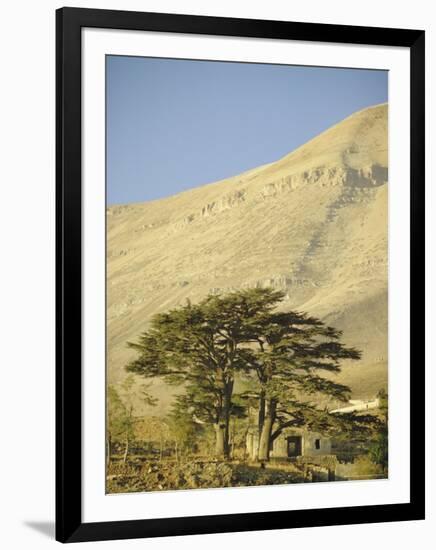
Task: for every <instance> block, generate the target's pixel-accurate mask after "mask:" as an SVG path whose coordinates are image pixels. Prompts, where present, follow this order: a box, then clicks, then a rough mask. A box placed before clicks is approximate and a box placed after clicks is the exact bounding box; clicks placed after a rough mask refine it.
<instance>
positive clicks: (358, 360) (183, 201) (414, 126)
mask: <svg viewBox="0 0 436 550" xmlns="http://www.w3.org/2000/svg"><path fill="white" fill-rule="evenodd" d="M56 47H57V52H56V55H57V505H56V509H57V520H56V529H57V534H56V537H57V539H58V540H60V541H62V542H75V541H90V540H104V539H116V538H118V539H125V538H134V537H157V536H171V535H184V534H195V533H212V532H226V531H248V530H256V529H278V528H290V527H304V526H320V525H333V524H351V523H364V522H368V523H369V522H382V521H400V520H412V519H422V518H424V330H423V325H424V32H423V31H417V30H416V31H415V30H405V29H388V28H376V27H373V28H372V27H371V28H369V27H351V26H350V27H349V26H338V25H324V24H312V23H291V22H285V21H259V20H248V19H247V20H245V19H229V18H215V17H200V16H187V15H170V14H158V13H134V12H123V11H106V10H87V9H76V8H63V9H60V10H58V11H57V45H56Z"/></svg>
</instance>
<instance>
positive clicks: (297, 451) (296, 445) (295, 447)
mask: <svg viewBox="0 0 436 550" xmlns="http://www.w3.org/2000/svg"><path fill="white" fill-rule="evenodd" d="M301 439H302V438H301V435H293V436H291V437H288V438H287V441H288V456H301V447H302V445H301Z"/></svg>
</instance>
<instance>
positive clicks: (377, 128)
mask: <svg viewBox="0 0 436 550" xmlns="http://www.w3.org/2000/svg"><path fill="white" fill-rule="evenodd" d="M387 113H388V108H387V105H386V104H383V105H377V106H375V107H370V108H368V109H365V110H363V111H360V112H357V113H355V114H353V115H352V116H350V117H348V118H347V119H345V120H344V121H342V122H341V123H339V124H337V125H336V126H334V127H332V128H330V129H329V130H327V131H326V132H324V133H322V134H320V135H319V136H317V137H316V138H314V139H313V140H311V141H309V142H308V143H306V144H305V145H303V146H301V147H299V148H298V149H296V150H295V151H293V152H292V153H290V154H289V155H286V156H285V157H283V158H282V159H280V160H278V161H277V162H273V163H271V164H268V165H264V166H261V167H259V168H256V169H254V170H250V171H248V172H245V173H243V174H240V175H238V176H235V177H233V178H229V179H226V180H223V181H219V182H217V183H213V184H208V185H205V186H203V187H197V188H194V189H191V190H189V191H185V192H183V193H180V194H177V195H175V196H172V197H168V198H165V199H161V200H157V201H151V202H147V203H139V204H131V205H126V206H113V207H110V208H108V210H107V227H108V234H107V275H108V281H107V298H108V312H107V322H108V327H107V329H108V379H109V382H117V381H119V380H120V379H121V378H122V377H123V376H124V375H125V374H124V365H125V364H126V363H127V362H128V360H129V359H130V358H131V356H132V355H131V354H132V352H131V351H130V350H129V349H128V348H127V347H126V342H127V341H128V340H130V341H132V340H135V339H136V338H137V337H138V335H139V334H140V333H141V332H142V331H143V330H145V329H146V328H147V325H148V322H149V319H150V317H151V316H152V315H153V314H154V313H156V312H159V311H165V310H167V309H169V308H172V307H175V306H177V305H181V304H183V303H185V301H186V299H188V298H189V299H190V300H191V301H193V302H195V301H197V300H199V299H201V298H202V297H204V296H205V295H207V294H209V293H221V292H227V291H231V290H233V289H238V288H247V287H256V286H272V287H275V288H280V289H283V291H284V292H285V293H286V300H285V302H284V304H283V307H284V308H286V309H291V308H296V309H299V310H303V311H307V312H309V313H311V314H313V315H316V316H319V317H321V318H322V319H324V320H325V321H326V322H328V323H330V324H332V325H333V326H335V327H338V328H340V329H342V330H343V333H344V341H345V342H346V343H347V344H349V345H353V346H356V347H358V348H359V349H361V350H362V351H363V358H362V361H360V362H359V364H352V365H345V366H344V370H343V373H342V374H341V375H340V378H341V381H343V382H344V383H348V384H350V385H351V387H352V390H353V395H354V397H357V398H364V399H365V398H370V397H373V395H374V393H375V392H376V391H377V390H378V389H380V388H381V387H383V386H385V385H386V381H387V296H388V289H387V268H388V266H387V259H388V254H387V252H388V249H387V237H388V230H387V220H388V217H387V206H388V187H387V181H388V137H387V121H388V116H387ZM146 185H153V182H152V181H146V180H145V181H144V186H146ZM155 392H156V393H157V394H159V397H160V407H161V408H162V410H164V409H165V408H166V407H167V406H168V403H169V400H170V399H171V392H168V391H167V389H166V388H165V387H164V386H163V385H162V384H155Z"/></svg>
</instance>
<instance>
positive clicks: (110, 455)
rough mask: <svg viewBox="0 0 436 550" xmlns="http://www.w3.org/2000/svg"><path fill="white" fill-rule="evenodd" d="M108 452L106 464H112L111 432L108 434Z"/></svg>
mask: <svg viewBox="0 0 436 550" xmlns="http://www.w3.org/2000/svg"><path fill="white" fill-rule="evenodd" d="M106 452H107V456H106V464H107V466H110V463H111V457H112V439H111V436H110V434H108V436H107V449H106Z"/></svg>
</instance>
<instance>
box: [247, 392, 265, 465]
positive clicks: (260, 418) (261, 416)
mask: <svg viewBox="0 0 436 550" xmlns="http://www.w3.org/2000/svg"><path fill="white" fill-rule="evenodd" d="M264 422H265V391H264V390H262V391H261V392H260V394H259V410H258V413H257V433H258V436H257V441H256V443H255V442H254V441H253V447H252V452H251V457H250V458H251V460H257V459H258V456H259V444H260V440H261V435H262V430H263V425H264Z"/></svg>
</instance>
